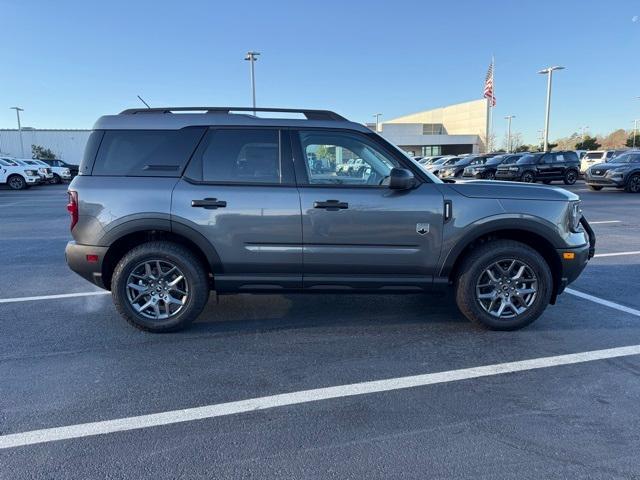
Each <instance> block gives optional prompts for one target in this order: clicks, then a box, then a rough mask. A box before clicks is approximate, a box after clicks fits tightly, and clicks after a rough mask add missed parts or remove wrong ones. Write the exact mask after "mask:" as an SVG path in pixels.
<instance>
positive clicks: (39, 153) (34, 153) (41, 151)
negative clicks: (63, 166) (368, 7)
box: [31, 145, 56, 160]
mask: <svg viewBox="0 0 640 480" xmlns="http://www.w3.org/2000/svg"><path fill="white" fill-rule="evenodd" d="M31 158H39V159H41V160H54V159H55V158H56V154H55V153H53V152H52V151H51V149H49V148H44V147H41V146H40V145H31Z"/></svg>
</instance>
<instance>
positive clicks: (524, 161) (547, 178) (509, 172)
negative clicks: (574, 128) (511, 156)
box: [496, 150, 580, 185]
mask: <svg viewBox="0 0 640 480" xmlns="http://www.w3.org/2000/svg"><path fill="white" fill-rule="evenodd" d="M579 172H580V160H578V155H576V152H574V151H571V150H565V151H559V152H540V153H528V154H526V155H524V156H523V157H522V158H520V159H519V160H518V161H517V162H516V163H515V164H509V165H500V166H499V167H498V169H497V171H496V179H497V180H514V181H520V182H527V183H533V182H538V181H540V182H543V183H551V182H553V181H557V180H562V181H563V182H564V184H565V185H573V184H574V183H576V180H577V179H578V176H579Z"/></svg>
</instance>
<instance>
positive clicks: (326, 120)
mask: <svg viewBox="0 0 640 480" xmlns="http://www.w3.org/2000/svg"><path fill="white" fill-rule="evenodd" d="M255 111H256V112H276V113H296V114H302V115H304V116H305V117H306V119H300V118H264V117H258V116H254V115H252V113H253V112H254V110H253V108H250V107H161V108H150V109H129V110H124V111H123V112H121V113H120V114H118V115H105V116H103V117H100V118H99V119H98V120H97V121H96V123H95V125H94V126H93V128H94V130H129V129H131V130H177V129H180V128H184V127H192V126H242V127H252V126H255V127H297V128H306V127H307V128H308V127H317V128H347V129H351V130H358V131H360V132H364V133H368V132H370V131H371V130H369V129H368V128H367V127H365V126H364V125H361V124H359V123H355V122H350V121H349V120H347V119H346V118H344V117H342V116H340V115H338V114H337V113H334V112H331V111H329V110H309V109H285V108H256V109H255ZM233 112H247V113H233Z"/></svg>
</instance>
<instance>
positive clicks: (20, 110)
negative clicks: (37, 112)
mask: <svg viewBox="0 0 640 480" xmlns="http://www.w3.org/2000/svg"><path fill="white" fill-rule="evenodd" d="M9 110H15V111H16V117H18V132H19V135H20V152H21V153H22V157H21V158H24V142H23V141H22V125H20V112H24V109H23V108H20V107H10V108H9Z"/></svg>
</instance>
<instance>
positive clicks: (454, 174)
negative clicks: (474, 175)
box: [437, 153, 498, 178]
mask: <svg viewBox="0 0 640 480" xmlns="http://www.w3.org/2000/svg"><path fill="white" fill-rule="evenodd" d="M497 155H498V154H497V153H486V154H483V155H468V156H464V157H456V160H455V161H454V162H447V163H445V164H444V165H443V166H442V167H441V168H440V169H439V172H438V173H437V175H438V177H440V178H459V177H462V174H463V172H464V169H465V168H466V167H468V166H470V165H472V164H473V163H474V162H477V163H478V164H480V163H482V162H485V161H486V160H488V159H489V158H493V157H495V156H497Z"/></svg>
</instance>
